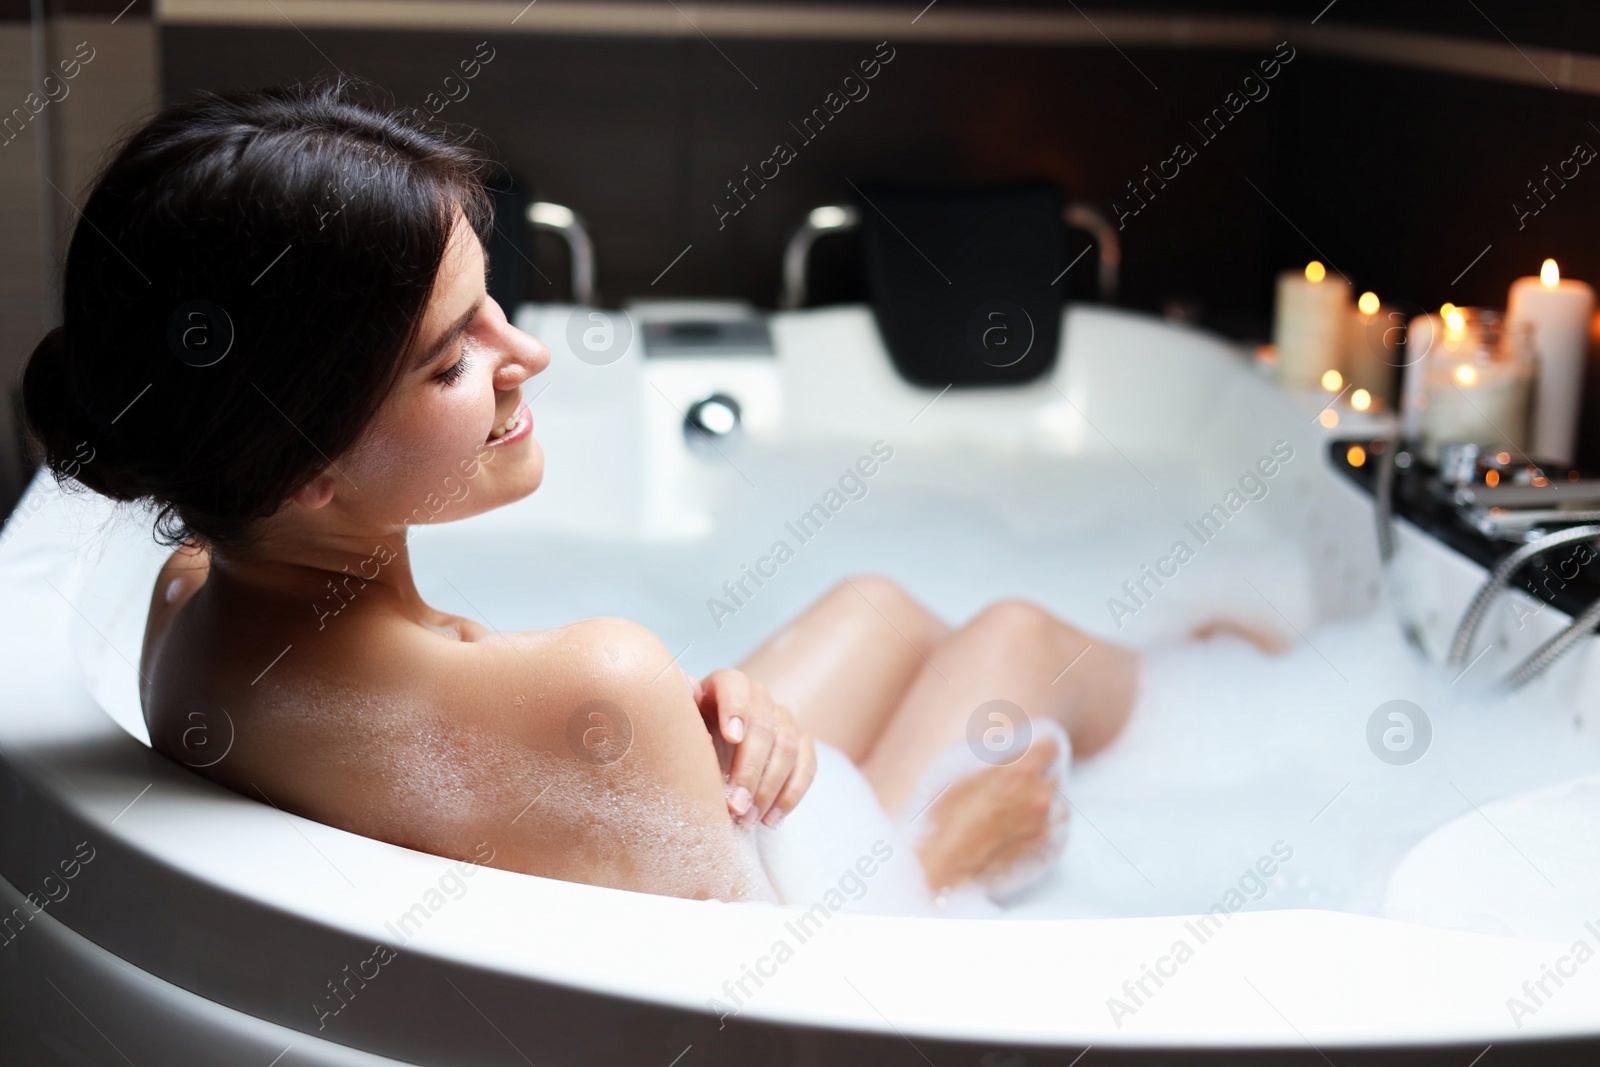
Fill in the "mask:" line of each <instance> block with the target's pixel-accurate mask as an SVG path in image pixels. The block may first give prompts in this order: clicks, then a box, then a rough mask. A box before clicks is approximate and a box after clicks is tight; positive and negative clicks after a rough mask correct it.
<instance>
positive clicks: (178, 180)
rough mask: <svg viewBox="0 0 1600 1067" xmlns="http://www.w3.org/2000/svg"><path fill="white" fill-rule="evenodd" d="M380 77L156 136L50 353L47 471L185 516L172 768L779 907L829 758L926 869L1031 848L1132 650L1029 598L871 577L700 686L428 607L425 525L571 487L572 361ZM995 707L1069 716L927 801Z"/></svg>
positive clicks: (1118, 720) (153, 619)
mask: <svg viewBox="0 0 1600 1067" xmlns="http://www.w3.org/2000/svg"><path fill="white" fill-rule="evenodd" d="M369 95H370V94H366V93H365V92H364V91H363V90H361V89H359V88H354V87H351V86H350V85H349V84H347V83H342V84H338V85H323V86H318V87H312V88H297V89H274V90H266V91H262V92H256V93H243V94H233V95H227V96H221V97H216V96H211V97H205V98H203V99H201V100H199V101H198V102H196V103H192V104H188V105H184V106H179V107H174V108H171V109H169V110H167V111H166V112H164V113H163V114H162V115H160V116H159V117H158V118H156V119H155V120H154V121H152V122H151V123H150V124H149V125H147V126H145V127H144V128H143V129H141V130H140V131H138V132H137V133H136V134H134V135H133V136H132V138H131V139H130V140H129V141H128V142H127V143H126V144H125V145H124V146H123V147H122V148H121V150H120V152H119V153H118V154H117V155H116V156H115V157H114V158H113V159H112V160H111V162H110V163H109V165H108V166H107V167H106V169H105V171H104V173H103V174H102V175H101V177H100V178H99V181H98V183H97V185H96V186H95V188H94V189H93V192H92V193H91V195H90V196H89V197H88V199H87V201H86V202H85V203H84V206H83V213H82V223H81V224H80V225H78V226H77V228H76V231H75V233H74V235H73V238H72V242H71V246H70V250H69V253H68V257H67V263H66V272H65V282H64V296H63V305H64V306H63V320H62V321H63V325H62V326H61V327H58V328H56V329H54V330H52V331H50V333H49V334H47V335H46V336H45V338H44V339H43V340H42V341H41V342H40V344H39V345H38V347H37V349H36V350H35V351H34V353H33V355H32V358H31V359H30V361H29V362H28V365H27V369H26V372H25V378H24V402H25V408H26V414H27V420H28V425H29V427H30V430H31V431H32V433H33V435H34V436H35V438H36V439H37V440H38V442H39V443H40V444H41V446H42V448H43V450H44V454H45V460H46V462H47V463H48V465H49V466H50V467H51V468H52V469H53V470H54V471H55V472H56V473H57V475H58V476H60V477H72V478H75V479H76V480H77V481H79V482H81V483H83V484H84V485H86V486H88V487H89V488H91V489H94V490H96V491H98V492H100V493H103V494H105V495H106V496H109V497H112V498H114V499H117V500H122V501H143V502H150V503H152V504H153V505H154V506H155V507H156V508H157V509H158V519H157V528H158V531H159V532H160V534H161V535H162V536H163V537H165V538H167V539H168V540H169V542H170V543H171V544H173V545H174V546H178V547H177V550H176V552H175V553H174V554H173V556H172V557H171V559H170V561H169V562H168V563H167V565H166V566H165V568H164V569H163V570H162V571H161V574H160V577H159V578H158V580H157V583H156V587H155V590H154V594H153V598H152V602H151V606H150V612H149V618H148V624H147V629H146V633H145V643H144V650H143V655H142V660H141V670H140V673H141V677H142V679H143V681H142V692H141V695H142V699H143V704H144V711H145V718H146V721H147V723H148V725H149V728H150V736H151V738H152V741H153V744H154V746H155V748H156V749H157V750H158V751H160V752H163V753H165V754H167V755H168V756H171V757H172V758H174V759H176V760H178V761H180V762H182V763H184V764H186V765H188V766H191V767H194V768H195V769H196V770H197V771H198V772H199V773H201V774H204V775H205V776H207V777H209V778H211V779H213V780H215V781H217V782H219V783H221V784H223V785H225V786H227V787H229V788H231V789H234V790H236V791H238V792H240V793H242V794H244V795H246V796H249V797H252V798H254V799H258V800H265V801H268V802H270V803H272V804H274V805H275V806H277V807H279V808H281V809H283V810H286V811H292V812H297V813H299V814H302V815H304V816H307V817H309V818H312V819H316V820H319V821H321V822H324V823H327V824H330V825H333V826H338V827H342V828H344V829H347V830H350V831H352V832H355V833H359V834H364V835H368V836H371V837H375V838H380V839H383V840H386V841H390V842H394V843H396V844H400V845H404V846H407V847H410V848H415V849H419V850H422V851H425V852H431V853H435V854H438V855H441V856H449V857H455V858H468V859H474V860H483V859H484V858H485V857H486V856H490V855H492V860H489V862H492V864H493V865H494V866H497V867H503V868H506V869H509V870H515V871H523V872H527V873H530V874H537V875H544V876H549V877H553V878H562V879H568V880H573V881H579V882H588V883H594V884H598V885H605V886H614V887H619V888H625V889H634V890H643V891H647V892H656V893H666V894H674V895H680V896H686V897H700V898H711V897H715V898H721V899H728V900H732V899H751V898H764V897H770V896H771V889H770V886H769V885H767V884H766V882H765V878H764V876H763V875H762V872H761V870H760V868H759V866H755V865H753V864H752V862H751V858H750V857H751V849H750V848H749V844H748V843H749V840H750V838H751V836H752V834H753V833H755V827H756V826H757V824H762V825H764V826H766V827H776V826H778V825H779V823H780V821H781V820H782V819H783V818H784V817H785V815H786V814H788V813H789V812H791V811H793V810H795V807H796V805H798V804H802V803H804V800H805V796H806V792H807V789H808V787H809V786H810V784H811V782H812V778H813V775H814V773H815V770H816V766H817V756H816V751H815V746H814V742H813V739H815V740H816V741H820V742H823V743H824V744H825V745H826V746H831V748H832V749H836V750H838V751H839V752H842V753H843V754H844V755H845V756H847V757H848V758H849V760H851V761H853V763H854V764H855V765H856V766H857V767H859V770H860V774H861V775H862V776H864V777H865V779H866V781H867V782H868V783H870V786H871V789H872V792H873V793H874V794H875V795H876V798H877V801H878V803H879V804H880V805H881V806H882V808H883V809H884V811H885V812H887V813H889V814H890V815H897V816H900V817H901V818H902V819H909V818H910V816H912V815H916V817H917V820H918V836H917V842H918V843H917V847H916V852H917V855H918V858H919V859H920V861H921V865H922V868H923V871H924V873H925V877H926V881H927V884H928V885H929V886H930V887H932V888H934V889H942V888H945V887H952V886H959V885H963V884H968V883H976V884H979V885H986V884H995V883H997V882H998V881H1001V880H1003V879H1005V878H1006V877H1007V876H1008V875H1009V873H1010V872H1012V871H1014V870H1016V869H1017V868H1018V867H1019V866H1025V865H1026V864H1027V863H1029V862H1030V861H1031V860H1034V859H1036V858H1037V857H1038V855H1040V854H1041V853H1042V852H1043V851H1044V850H1045V849H1046V847H1047V843H1048V842H1049V841H1050V839H1051V835H1052V832H1053V830H1054V825H1053V823H1054V821H1055V820H1056V819H1057V818H1059V815H1060V809H1061V805H1060V804H1056V803H1053V798H1055V797H1056V795H1057V793H1056V787H1057V785H1058V784H1059V783H1058V782H1057V780H1056V775H1055V770H1054V765H1055V761H1056V758H1057V757H1058V756H1059V755H1064V753H1061V752H1059V751H1058V748H1059V741H1058V739H1062V738H1065V737H1066V736H1070V744H1071V747H1072V749H1073V750H1075V751H1076V753H1077V755H1079V756H1085V755H1089V754H1092V753H1093V752H1095V751H1096V750H1098V749H1100V748H1102V747H1103V746H1105V745H1106V744H1107V743H1108V742H1109V741H1110V740H1111V739H1112V738H1113V737H1114V736H1115V735H1116V733H1117V732H1118V730H1119V729H1120V728H1121V726H1122V724H1123V722H1124V720H1125V718H1126V716H1127V714H1128V710H1129V707H1130V703H1131V701H1132V698H1133V694H1134V687H1135V658H1134V656H1133V654H1132V653H1130V652H1128V651H1126V650H1124V649H1121V648H1118V647H1116V646H1114V645H1111V644H1108V643H1106V642H1103V641H1099V640H1093V641H1091V639H1090V638H1089V637H1087V636H1085V635H1084V634H1083V633H1081V632H1079V631H1078V630H1076V629H1074V628H1073V627H1071V626H1069V625H1067V624H1066V623H1064V622H1062V621H1060V620H1059V619H1056V618H1054V617H1053V616H1051V615H1050V614H1049V613H1048V612H1046V611H1044V610H1043V609H1041V608H1039V607H1036V606H1034V605H1032V604H1030V603H1026V602H1023V601H1018V600H1007V601H1001V602H997V603H995V604H993V605H991V606H990V607H988V608H986V609H985V610H983V611H982V612H980V613H978V615H977V616H976V617H975V618H973V619H971V620H970V621H968V622H967V623H965V624H964V625H962V626H960V627H958V628H951V627H949V626H947V625H945V624H944V623H943V622H941V621H940V620H939V619H938V618H936V617H935V616H934V615H932V614H930V613H929V612H928V611H927V610H926V609H925V608H923V607H922V606H920V605H919V604H918V603H917V602H916V601H915V600H914V599H913V598H912V597H911V596H909V595H908V594H907V593H906V592H905V591H904V590H902V589H900V588H899V587H898V586H896V585H895V584H894V583H893V582H891V581H888V580H886V579H883V578H878V577H867V576H860V577H854V578H850V579H847V580H845V581H843V582H841V583H840V584H839V585H838V586H837V587H835V588H834V589H832V590H831V591H829V592H828V593H827V594H826V595H824V596H823V597H822V598H821V599H820V600H818V601H817V602H816V603H815V604H813V605H812V606H810V607H809V608H807V609H806V610H805V611H804V612H803V613H801V614H800V615H799V616H798V617H797V618H795V619H794V620H793V621H792V622H791V623H789V624H788V625H787V626H785V627H784V628H783V629H782V630H780V631H779V632H778V633H777V634H775V635H773V636H772V638H771V639H770V640H768V641H767V642H766V643H765V644H764V645H762V646H761V647H760V648H759V649H757V650H756V651H755V652H754V653H753V654H751V655H750V657H749V658H748V659H746V660H745V661H744V662H743V663H741V664H740V665H739V666H738V667H737V668H729V669H723V670H717V671H713V672H712V673H711V674H709V675H707V676H706V677H704V678H699V679H695V678H690V677H687V676H686V675H685V674H684V673H683V672H682V671H681V670H680V669H679V668H678V667H677V666H676V665H675V664H674V661H673V656H672V653H671V652H670V651H669V650H668V649H667V648H666V646H665V645H663V644H662V642H661V641H660V640H659V639H657V637H656V636H655V635H654V634H653V633H651V632H649V631H648V630H646V629H645V628H644V627H642V626H640V625H637V624H635V623H632V622H628V621H626V620H623V619H615V618H598V619H585V620H581V621H578V622H573V623H571V624H570V625H566V626H560V627H557V628H555V629H550V630H543V631H536V632H529V633H501V632H494V631H491V630H489V629H488V628H487V627H485V626H484V625H482V624H481V623H480V622H478V621H475V620H472V619H467V618H461V617H458V616H454V615H450V614H447V613H446V612H443V611H439V610H437V609H435V608H432V607H430V606H428V605H427V604H426V603H424V602H423V600H422V598H421V597H420V596H419V595H418V593H417V588H416V585H415V583H414V581H413V577H412V572H411V563H410V557H409V555H408V553H407V546H406V532H407V528H408V526H409V525H410V524H411V523H414V522H418V521H429V522H442V521H447V520H452V519H460V518H465V517H467V516H469V515H474V514H478V513H481V512H484V511H487V510H489V509H492V508H495V507H498V506H500V505H502V504H507V503H510V502H512V501H515V500H519V499H521V498H523V497H525V496H527V495H528V494H530V493H532V492H534V491H535V490H536V489H537V488H538V487H539V483H540V480H541V478H542V476H543V472H544V456H543V453H542V451H541V449H540V446H539V443H538V441H537V440H536V439H535V437H534V436H533V420H532V418H531V416H530V415H529V411H528V408H527V406H526V405H525V403H524V402H523V400H522V396H521V394H522V387H523V385H524V384H525V383H526V382H528V380H529V379H531V378H534V377H535V376H537V375H538V374H539V373H540V372H541V371H543V370H544V368H545V367H546V366H547V365H548V363H549V361H550V353H549V351H548V350H547V349H546V348H545V346H544V345H543V344H542V343H541V342H540V341H539V340H538V339H536V338H534V337H530V336H528V335H527V334H525V333H522V332H521V331H519V330H517V329H516V328H515V327H514V326H512V325H511V324H510V323H509V322H508V321H507V319H506V316H505V313H504V310H503V309H502V308H500V307H499V306H498V305H497V304H496V303H495V301H493V300H492V299H490V298H489V297H488V296H487V294H486V292H485V288H484V278H485V273H484V272H485V252H484V244H485V241H486V239H487V237H488V236H489V235H490V233H491V232H492V225H493V223H492V219H491V213H490V207H489V203H488V200H487V198H486V196H485V194H484V191H483V186H482V182H483V180H484V172H485V161H484V159H483V158H482V157H481V156H480V155H478V154H477V153H475V152H474V151H472V150H470V149H469V148H467V147H465V146H464V145H463V144H462V143H461V142H460V141H459V140H458V139H454V138H452V137H450V136H447V135H445V134H444V133H441V132H440V131H438V130H436V129H432V128H425V127H423V126H421V125H420V124H418V123H417V122H416V121H415V120H414V119H410V118H404V117H401V116H400V115H399V114H398V113H395V112H391V111H388V110H385V109H384V108H382V107H380V106H377V105H374V104H372V103H370V102H368V96H369ZM556 402H557V403H559V398H557V400H556ZM461 484H466V485H468V486H469V487H470V491H469V492H467V493H466V494H464V495H462V494H458V493H447V492H446V489H447V487H449V486H459V485H461ZM550 564H551V566H557V567H558V566H561V565H562V564H561V561H560V560H551V561H550ZM529 595H530V596H537V595H538V591H537V590H536V589H533V590H529ZM1080 660H1081V662H1080ZM1069 665H1073V666H1072V669H1071V670H1066V668H1067V667H1068V666H1069ZM996 699H1000V700H1007V701H1011V702H1012V703H1014V704H1016V705H1018V706H1020V707H1021V708H1022V709H1025V712H1026V713H1027V715H1028V716H1030V717H1031V718H1032V719H1033V720H1034V721H1035V722H1036V723H1047V722H1053V723H1058V724H1060V725H1061V726H1062V727H1064V728H1065V734H1061V733H1060V732H1059V731H1055V730H1053V729H1052V730H1038V731H1036V733H1035V736H1034V740H1033V744H1032V746H1031V747H1030V748H1029V749H1028V750H1027V751H1026V753H1025V754H1023V755H1022V756H1021V757H1020V758H1017V759H1015V760H1014V761H1013V762H1010V763H1007V764H1004V765H999V766H989V765H987V764H985V763H981V762H978V761H977V760H975V759H974V761H973V766H972V767H971V768H970V769H969V770H970V773H964V774H961V775H957V776H953V779H952V782H951V784H950V785H949V787H948V788H945V789H943V790H942V792H939V793H937V795H936V796H934V798H933V799H932V801H931V803H928V804H927V806H926V810H925V811H921V812H908V811H907V810H906V809H907V806H908V803H909V802H910V800H911V799H912V798H913V795H914V793H916V792H917V790H918V788H919V784H923V780H924V776H925V775H926V774H927V772H928V769H929V767H930V765H932V764H933V762H934V761H935V758H936V756H938V755H939V754H940V753H941V752H942V751H945V750H947V749H951V748H952V746H959V745H963V744H964V739H965V737H966V733H967V724H968V721H969V718H971V716H972V715H973V712H974V710H975V709H977V708H979V707H980V705H983V704H985V703H986V702H989V701H992V700H996ZM208 745H209V746H210V747H207V746H208ZM830 758H831V757H830Z"/></svg>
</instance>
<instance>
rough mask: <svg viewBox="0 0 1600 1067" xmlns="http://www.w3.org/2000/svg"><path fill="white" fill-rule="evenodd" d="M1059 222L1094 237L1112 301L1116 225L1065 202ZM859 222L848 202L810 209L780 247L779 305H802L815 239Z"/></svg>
mask: <svg viewBox="0 0 1600 1067" xmlns="http://www.w3.org/2000/svg"><path fill="white" fill-rule="evenodd" d="M1061 221H1062V222H1064V223H1065V224H1066V225H1068V226H1071V227H1073V228H1074V229H1078V230H1084V231H1086V232H1087V233H1088V234H1089V235H1090V236H1091V237H1093V238H1094V243H1095V246H1096V247H1097V248H1098V250H1099V253H1100V271H1099V276H1098V279H1097V281H1098V283H1099V287H1100V299H1101V301H1102V302H1104V303H1107V304H1109V303H1112V302H1113V301H1115V300H1116V298H1117V282H1118V280H1119V277H1120V275H1121V270H1122V239H1121V238H1120V237H1118V236H1117V231H1116V228H1115V227H1114V226H1112V225H1111V223H1110V222H1109V221H1107V219H1106V217H1105V216H1104V215H1103V214H1101V213H1100V212H1099V210H1097V209H1096V208H1094V207H1091V206H1090V205H1088V204H1082V203H1073V204H1068V205H1067V207H1066V210H1065V211H1063V212H1062V213H1061ZM860 225H861V212H860V211H858V210H857V209H856V208H855V207H854V206H853V205H851V204H826V205H824V206H822V207H817V208H812V209H811V211H810V213H809V214H808V215H806V220H805V221H804V222H802V223H801V224H800V227H799V228H798V229H796V230H795V231H794V235H793V236H791V237H790V238H789V243H788V244H787V245H785V246H784V249H783V291H782V292H781V293H780V294H779V295H778V307H779V308H781V309H783V310H784V311H793V310H795V309H796V308H799V307H803V306H804V305H805V302H806V264H807V263H808V261H809V260H810V258H811V246H812V245H814V244H816V242H817V238H819V237H821V236H823V235H824V234H829V233H848V232H849V231H851V230H854V229H857V228H859V227H860Z"/></svg>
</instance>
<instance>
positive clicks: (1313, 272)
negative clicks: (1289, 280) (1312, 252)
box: [1306, 259, 1328, 282]
mask: <svg viewBox="0 0 1600 1067" xmlns="http://www.w3.org/2000/svg"><path fill="white" fill-rule="evenodd" d="M1327 276H1328V268H1326V267H1324V266H1323V265H1322V264H1321V263H1318V262H1317V261H1316V260H1314V259H1313V260H1312V261H1311V262H1310V263H1307V264H1306V281H1308V282H1320V281H1321V280H1322V279H1324V278H1326V277H1327Z"/></svg>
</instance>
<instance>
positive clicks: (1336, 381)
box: [1322, 370, 1344, 393]
mask: <svg viewBox="0 0 1600 1067" xmlns="http://www.w3.org/2000/svg"><path fill="white" fill-rule="evenodd" d="M1322 387H1323V388H1324V389H1326V390H1327V391H1328V392H1330V393H1337V392H1338V391H1339V390H1340V389H1341V388H1343V387H1344V375H1342V374H1340V373H1339V372H1338V371H1336V370H1329V371H1323V372H1322Z"/></svg>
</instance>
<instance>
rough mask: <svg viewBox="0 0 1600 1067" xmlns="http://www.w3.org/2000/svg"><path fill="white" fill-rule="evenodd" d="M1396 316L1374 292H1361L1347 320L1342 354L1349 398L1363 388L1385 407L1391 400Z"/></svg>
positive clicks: (1396, 348) (1397, 358)
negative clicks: (1347, 337) (1380, 301)
mask: <svg viewBox="0 0 1600 1067" xmlns="http://www.w3.org/2000/svg"><path fill="white" fill-rule="evenodd" d="M1399 321H1400V319H1399V316H1398V315H1397V314H1396V313H1395V309H1394V308H1393V307H1391V306H1389V305H1387V304H1381V303H1379V301H1378V297H1377V294H1376V293H1362V294H1361V299H1360V300H1359V301H1357V302H1356V310H1355V313H1354V314H1353V315H1351V317H1350V334H1349V339H1348V341H1347V342H1346V346H1345V352H1344V364H1343V365H1344V378H1345V380H1346V381H1348V382H1349V383H1350V389H1351V395H1352V396H1354V394H1355V392H1356V391H1357V390H1361V389H1365V390H1366V391H1367V393H1368V394H1369V395H1370V396H1372V397H1374V398H1376V399H1378V400H1380V401H1382V402H1383V403H1385V404H1387V403H1390V402H1391V401H1392V400H1393V397H1392V396H1391V395H1390V394H1391V393H1393V391H1394V368H1395V367H1397V366H1398V365H1399V364H1400V355H1399V351H1400V348H1399V335H1400V333H1401V331H1400V329H1398V326H1397V324H1398V323H1399Z"/></svg>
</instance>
